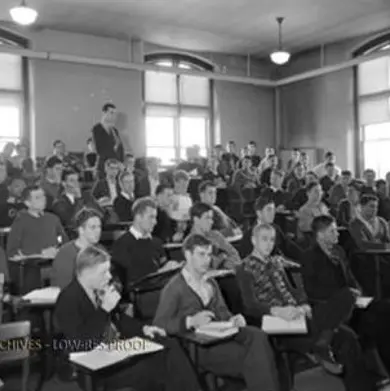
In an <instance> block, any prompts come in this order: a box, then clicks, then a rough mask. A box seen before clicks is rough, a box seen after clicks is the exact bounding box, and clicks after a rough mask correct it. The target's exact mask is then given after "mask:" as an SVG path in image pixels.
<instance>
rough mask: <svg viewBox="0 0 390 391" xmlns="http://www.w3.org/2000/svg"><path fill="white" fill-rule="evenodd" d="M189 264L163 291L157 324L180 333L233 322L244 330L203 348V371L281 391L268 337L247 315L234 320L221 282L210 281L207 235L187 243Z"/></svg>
mask: <svg viewBox="0 0 390 391" xmlns="http://www.w3.org/2000/svg"><path fill="white" fill-rule="evenodd" d="M183 250H184V255H185V259H186V264H185V266H184V269H183V270H182V271H181V273H180V274H178V275H176V276H175V277H173V278H172V280H171V281H170V282H169V283H168V284H167V285H166V286H165V288H164V289H163V291H162V293H161V298H160V303H159V306H158V309H157V312H156V316H155V319H154V324H155V325H157V326H158V327H162V328H163V329H165V330H166V331H167V333H168V334H169V335H180V334H184V333H187V332H189V331H193V330H195V329H196V328H198V327H199V326H203V325H206V324H208V323H210V322H211V321H212V320H215V321H229V320H230V321H231V322H232V323H233V324H234V325H235V326H236V327H239V328H240V330H239V332H238V334H237V335H236V336H234V337H233V339H232V340H229V341H224V342H220V343H217V344H214V345H212V346H210V347H199V348H198V361H199V364H200V366H201V367H202V368H204V369H207V370H208V371H210V372H211V373H214V374H216V375H219V376H230V377H238V378H242V379H244V381H245V383H246V388H247V390H248V391H259V390H263V391H279V390H280V388H279V382H278V374H277V369H276V363H275V360H274V356H273V352H272V348H271V346H270V344H269V342H268V338H267V336H266V334H264V333H263V332H262V331H261V330H259V329H256V328H252V327H247V326H246V321H245V318H244V317H243V316H242V315H236V316H232V314H231V313H230V311H229V310H228V308H227V306H226V304H225V301H224V300H223V298H222V294H221V292H220V290H219V288H218V284H217V283H216V282H215V281H214V280H213V279H208V280H207V279H206V273H207V272H208V271H209V270H210V267H211V254H212V244H211V242H210V241H209V240H208V239H206V238H205V237H204V236H202V235H198V234H194V235H190V236H189V237H187V239H186V240H185V242H184V244H183Z"/></svg>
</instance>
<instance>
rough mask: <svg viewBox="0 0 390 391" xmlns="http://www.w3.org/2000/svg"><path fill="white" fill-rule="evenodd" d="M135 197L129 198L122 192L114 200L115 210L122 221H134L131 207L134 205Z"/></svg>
mask: <svg viewBox="0 0 390 391" xmlns="http://www.w3.org/2000/svg"><path fill="white" fill-rule="evenodd" d="M133 203H134V199H132V200H128V199H127V198H125V197H124V196H123V195H122V194H119V195H118V197H116V198H115V201H114V212H115V213H116V215H117V216H118V218H119V220H120V221H132V220H133V214H132V211H131V208H132V207H133Z"/></svg>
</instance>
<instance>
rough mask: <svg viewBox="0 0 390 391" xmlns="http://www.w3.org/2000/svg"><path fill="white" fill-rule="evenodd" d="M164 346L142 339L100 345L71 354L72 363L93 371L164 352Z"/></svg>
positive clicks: (135, 338)
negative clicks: (141, 356)
mask: <svg viewBox="0 0 390 391" xmlns="http://www.w3.org/2000/svg"><path fill="white" fill-rule="evenodd" d="M163 349H164V346H163V345H160V344H159V343H156V342H152V341H149V340H146V339H143V338H140V337H134V338H131V339H126V340H118V341H116V342H114V343H112V344H110V345H100V346H98V347H97V348H95V349H94V350H91V351H89V352H80V353H71V354H70V361H71V362H73V363H75V364H78V365H81V366H83V367H85V368H88V369H90V370H92V371H97V370H99V369H103V368H106V367H108V366H110V365H114V364H117V363H119V362H121V361H123V360H126V359H127V358H130V357H134V356H139V355H143V354H150V353H155V352H158V351H160V350H163Z"/></svg>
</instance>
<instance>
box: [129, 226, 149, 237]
mask: <svg viewBox="0 0 390 391" xmlns="http://www.w3.org/2000/svg"><path fill="white" fill-rule="evenodd" d="M129 232H130V233H131V234H132V235H133V236H134V237H135V239H136V240H140V239H152V235H151V234H148V235H143V234H142V233H141V232H139V231H138V229H137V228H135V227H134V226H133V225H132V226H131V227H130V229H129Z"/></svg>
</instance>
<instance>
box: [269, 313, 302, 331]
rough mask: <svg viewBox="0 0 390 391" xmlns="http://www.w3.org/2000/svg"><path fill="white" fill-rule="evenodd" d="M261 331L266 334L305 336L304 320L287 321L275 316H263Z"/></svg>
mask: <svg viewBox="0 0 390 391" xmlns="http://www.w3.org/2000/svg"><path fill="white" fill-rule="evenodd" d="M262 329H263V331H264V332H266V333H267V334H306V333H307V325H306V319H305V318H300V319H296V320H291V321H287V320H284V319H282V318H278V317H276V316H270V315H265V316H264V317H263V325H262Z"/></svg>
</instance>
